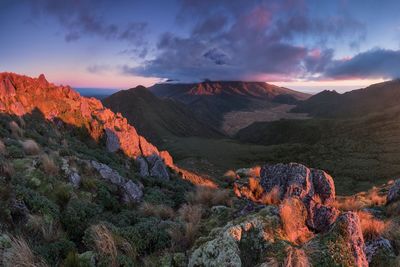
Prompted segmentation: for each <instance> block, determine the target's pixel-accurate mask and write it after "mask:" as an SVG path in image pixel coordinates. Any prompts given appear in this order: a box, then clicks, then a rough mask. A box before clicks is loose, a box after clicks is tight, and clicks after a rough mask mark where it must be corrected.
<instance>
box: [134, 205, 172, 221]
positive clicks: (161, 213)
mask: <svg viewBox="0 0 400 267" xmlns="http://www.w3.org/2000/svg"><path fill="white" fill-rule="evenodd" d="M140 212H141V213H142V214H143V215H145V216H155V217H158V218H160V219H163V220H166V219H171V218H174V216H175V212H174V210H173V209H172V208H171V207H169V206H167V205H153V204H150V203H148V202H144V203H143V204H142V205H141V206H140Z"/></svg>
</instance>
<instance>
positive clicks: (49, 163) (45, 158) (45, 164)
mask: <svg viewBox="0 0 400 267" xmlns="http://www.w3.org/2000/svg"><path fill="white" fill-rule="evenodd" d="M40 162H41V164H42V165H41V166H42V169H43V171H44V172H45V173H46V174H50V175H55V174H57V173H58V171H59V168H58V166H57V165H56V163H55V162H54V159H53V158H52V157H51V156H49V155H47V154H43V155H41V157H40Z"/></svg>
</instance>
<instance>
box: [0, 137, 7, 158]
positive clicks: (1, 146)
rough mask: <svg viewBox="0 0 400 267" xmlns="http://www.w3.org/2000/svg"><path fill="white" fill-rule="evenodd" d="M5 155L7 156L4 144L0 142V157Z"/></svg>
mask: <svg viewBox="0 0 400 267" xmlns="http://www.w3.org/2000/svg"><path fill="white" fill-rule="evenodd" d="M5 154H7V149H6V146H5V145H4V142H3V141H2V140H0V155H5Z"/></svg>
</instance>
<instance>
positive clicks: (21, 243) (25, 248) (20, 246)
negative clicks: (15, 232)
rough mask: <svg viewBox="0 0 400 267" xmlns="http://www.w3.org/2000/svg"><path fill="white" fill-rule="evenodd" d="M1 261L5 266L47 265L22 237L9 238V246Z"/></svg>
mask: <svg viewBox="0 0 400 267" xmlns="http://www.w3.org/2000/svg"><path fill="white" fill-rule="evenodd" d="M3 261H4V262H5V265H6V266H25V267H44V266H47V265H46V264H45V263H44V261H43V260H42V259H40V258H39V257H37V256H36V255H35V254H34V253H33V252H32V250H31V248H30V247H29V245H28V244H27V243H26V241H25V239H23V238H22V237H12V238H11V248H10V249H9V251H8V253H6V254H5V256H4V259H3Z"/></svg>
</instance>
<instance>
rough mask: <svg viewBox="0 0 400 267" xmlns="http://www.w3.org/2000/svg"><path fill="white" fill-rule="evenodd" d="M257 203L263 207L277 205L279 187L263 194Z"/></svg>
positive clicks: (278, 201)
mask: <svg viewBox="0 0 400 267" xmlns="http://www.w3.org/2000/svg"><path fill="white" fill-rule="evenodd" d="M259 202H261V203H262V204H265V205H279V203H280V202H281V200H280V191H279V187H278V186H275V187H274V188H272V190H271V191H270V192H268V193H264V194H263V195H262V196H261V198H260V200H259Z"/></svg>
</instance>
